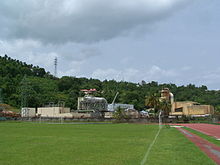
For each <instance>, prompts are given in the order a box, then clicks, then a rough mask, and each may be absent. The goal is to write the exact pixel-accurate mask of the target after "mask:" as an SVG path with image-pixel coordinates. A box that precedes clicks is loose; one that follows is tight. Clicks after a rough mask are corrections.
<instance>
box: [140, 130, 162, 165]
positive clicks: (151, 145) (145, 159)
mask: <svg viewBox="0 0 220 165" xmlns="http://www.w3.org/2000/svg"><path fill="white" fill-rule="evenodd" d="M161 129H162V127H161V126H159V130H158V131H157V134H156V136H155V137H154V140H153V142H152V143H151V144H150V146H149V147H148V150H147V152H146V154H145V156H144V158H143V160H142V161H141V165H144V164H145V163H146V162H147V158H148V156H149V153H150V151H151V149H152V147H153V146H154V144H155V142H156V140H157V138H158V136H159V134H160V131H161Z"/></svg>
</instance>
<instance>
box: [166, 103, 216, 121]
mask: <svg viewBox="0 0 220 165" xmlns="http://www.w3.org/2000/svg"><path fill="white" fill-rule="evenodd" d="M213 114H214V107H213V106H211V105H200V104H199V103H197V102H192V101H182V102H174V103H173V104H172V108H171V112H170V115H173V116H182V115H184V116H194V117H200V116H209V115H213Z"/></svg>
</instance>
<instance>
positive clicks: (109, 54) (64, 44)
mask: <svg viewBox="0 0 220 165" xmlns="http://www.w3.org/2000/svg"><path fill="white" fill-rule="evenodd" d="M0 24H1V26H0V55H4V54H8V55H9V56H11V57H13V58H16V59H19V60H22V61H25V62H27V63H31V64H34V65H39V66H40V67H44V68H45V69H46V70H48V71H50V72H51V73H53V72H54V69H53V68H54V66H53V63H54V62H53V61H54V58H55V57H58V74H59V77H61V76H64V75H68V76H76V77H82V76H84V77H88V78H89V77H92V78H98V79H101V80H104V79H115V80H119V81H120V80H124V81H132V82H140V81H141V80H145V81H146V82H149V81H158V82H160V83H176V84H177V85H186V84H189V83H193V84H196V85H197V86H200V85H202V84H204V85H207V86H208V88H209V89H220V85H219V84H220V65H219V61H220V1H219V0H209V1H208V0H62V1H60V0H1V1H0Z"/></svg>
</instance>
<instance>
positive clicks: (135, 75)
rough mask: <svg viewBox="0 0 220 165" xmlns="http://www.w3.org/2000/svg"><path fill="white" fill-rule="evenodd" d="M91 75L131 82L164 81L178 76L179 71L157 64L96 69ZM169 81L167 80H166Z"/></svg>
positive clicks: (102, 78) (103, 78)
mask: <svg viewBox="0 0 220 165" xmlns="http://www.w3.org/2000/svg"><path fill="white" fill-rule="evenodd" d="M91 76H92V77H94V78H99V79H101V80H105V79H107V80H111V79H115V80H117V81H121V80H124V81H131V82H140V81H141V80H145V81H153V80H154V81H159V82H161V81H166V80H167V82H168V81H169V80H170V79H173V78H175V77H178V76H179V73H178V72H176V71H174V70H166V69H162V68H160V67H159V66H155V65H154V66H152V67H150V68H148V69H135V68H126V69H123V70H116V69H112V68H111V69H106V70H104V69H97V70H95V71H94V72H93V73H92V74H91ZM168 83H169V82H168Z"/></svg>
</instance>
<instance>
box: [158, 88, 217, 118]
mask: <svg viewBox="0 0 220 165" xmlns="http://www.w3.org/2000/svg"><path fill="white" fill-rule="evenodd" d="M160 100H167V101H169V102H170V104H171V112H170V114H169V115H170V116H194V117H200V116H208V115H213V114H214V107H213V106H211V105H200V104H199V103H197V102H193V101H178V102H175V101H174V95H173V94H172V93H171V92H170V90H169V89H168V88H165V89H163V90H162V91H161V98H160Z"/></svg>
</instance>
